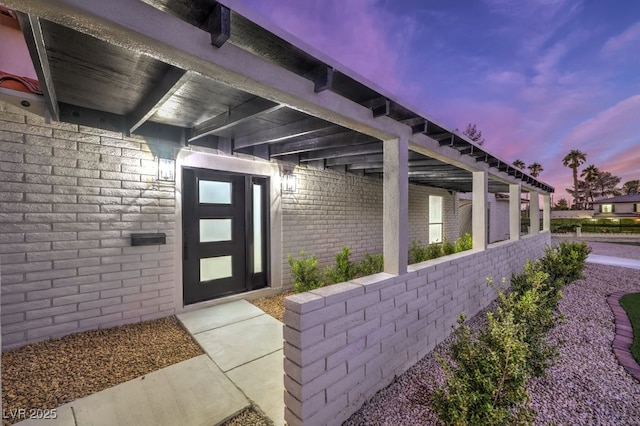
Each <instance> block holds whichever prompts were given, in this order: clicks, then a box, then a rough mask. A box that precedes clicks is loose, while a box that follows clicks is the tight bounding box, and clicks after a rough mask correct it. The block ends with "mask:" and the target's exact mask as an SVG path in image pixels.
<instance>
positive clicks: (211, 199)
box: [198, 180, 231, 204]
mask: <svg viewBox="0 0 640 426" xmlns="http://www.w3.org/2000/svg"><path fill="white" fill-rule="evenodd" d="M198 195H199V197H198V200H200V203H201V204H231V182H218V181H213V180H201V181H199V182H198Z"/></svg>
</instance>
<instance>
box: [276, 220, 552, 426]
mask: <svg viewBox="0 0 640 426" xmlns="http://www.w3.org/2000/svg"><path fill="white" fill-rule="evenodd" d="M548 244H550V234H549V233H548V232H547V233H543V234H538V235H532V236H528V237H526V238H524V239H522V240H520V241H517V242H512V241H506V242H501V243H497V244H494V245H492V246H490V247H489V248H488V249H487V250H485V251H481V252H473V253H468V252H467V253H458V254H454V255H452V256H447V257H444V258H440V259H435V260H432V261H427V262H424V263H421V264H417V265H412V266H410V268H409V272H408V273H407V274H404V275H402V276H399V277H394V276H392V275H388V274H384V273H383V274H377V275H373V276H369V277H364V278H361V279H358V280H354V281H353V282H348V283H341V284H336V285H333V286H329V287H324V288H321V289H318V290H314V291H312V292H309V293H301V294H297V295H294V296H290V297H288V298H287V299H286V301H285V308H286V310H285V316H284V322H285V328H284V339H285V344H284V355H285V364H284V366H285V389H286V392H285V404H286V411H285V419H286V421H287V422H288V424H289V425H291V426H294V425H301V424H305V425H306V424H328V425H340V424H342V422H344V421H345V420H346V419H347V418H349V416H350V415H351V414H353V413H354V412H355V411H356V410H358V408H359V407H360V406H361V405H362V404H363V402H364V401H366V400H367V399H369V398H371V397H372V396H373V395H374V394H375V393H376V392H377V391H378V390H380V389H382V388H383V387H385V386H387V385H388V384H389V383H391V381H392V380H393V379H394V377H395V376H397V375H400V374H402V373H403V372H405V371H406V370H407V369H408V368H409V367H411V366H412V365H414V364H415V363H417V362H418V360H420V359H421V358H423V357H424V356H425V355H426V354H427V353H429V352H430V351H431V350H433V348H434V347H435V346H436V345H437V344H438V343H440V342H441V341H442V340H443V339H444V338H445V337H446V336H447V335H449V333H450V332H451V327H452V326H453V325H454V324H455V323H456V320H457V317H458V315H459V314H460V313H461V312H465V313H466V314H467V315H468V316H469V317H471V316H473V315H475V314H476V313H478V312H479V311H480V309H482V308H484V307H485V306H487V305H488V304H489V303H490V302H491V301H492V300H493V299H495V297H496V293H495V291H494V290H493V289H491V288H489V287H488V286H487V283H486V278H487V277H493V278H494V279H495V280H496V281H499V280H500V279H501V278H502V277H505V278H509V277H510V276H511V274H512V273H515V272H519V271H520V270H521V269H522V266H523V265H524V263H525V261H526V260H527V259H537V258H539V257H541V256H542V255H543V248H544V247H545V245H548Z"/></svg>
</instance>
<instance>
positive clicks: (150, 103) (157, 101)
mask: <svg viewBox="0 0 640 426" xmlns="http://www.w3.org/2000/svg"><path fill="white" fill-rule="evenodd" d="M189 78H190V77H189V73H187V72H186V71H185V70H183V69H180V68H176V67H170V68H169V70H168V71H167V72H165V73H164V75H163V76H162V78H161V79H160V82H159V83H158V84H157V85H155V86H154V87H153V88H152V89H151V91H150V92H149V93H147V94H145V96H143V97H142V101H140V103H139V104H138V105H136V107H135V109H134V110H133V111H131V112H130V113H129V114H127V122H128V123H129V124H128V126H127V127H128V132H129V133H133V132H135V131H136V129H138V127H140V126H142V125H143V124H144V123H145V122H146V121H148V120H149V119H150V118H151V117H152V116H153V115H154V114H155V113H156V112H157V111H158V110H159V109H160V108H161V107H162V105H164V103H165V102H167V101H168V100H169V99H170V98H171V97H172V96H173V95H174V94H175V93H176V92H177V91H178V90H180V88H182V86H184V85H185V83H186V82H187V81H189Z"/></svg>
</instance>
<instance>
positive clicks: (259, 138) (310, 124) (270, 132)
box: [234, 118, 335, 149]
mask: <svg viewBox="0 0 640 426" xmlns="http://www.w3.org/2000/svg"><path fill="white" fill-rule="evenodd" d="M331 127H335V125H333V124H330V123H327V122H326V121H323V120H319V119H317V118H305V119H304V120H300V121H296V122H294V123H290V124H285V125H284V126H280V127H275V128H272V129H267V130H263V131H260V132H257V133H254V134H251V135H247V136H242V137H239V138H236V139H235V140H234V149H240V148H246V147H248V146H255V145H261V144H266V143H277V142H284V141H286V140H288V139H293V138H296V137H299V136H305V135H312V134H314V133H316V132H319V131H322V130H327V129H329V128H331Z"/></svg>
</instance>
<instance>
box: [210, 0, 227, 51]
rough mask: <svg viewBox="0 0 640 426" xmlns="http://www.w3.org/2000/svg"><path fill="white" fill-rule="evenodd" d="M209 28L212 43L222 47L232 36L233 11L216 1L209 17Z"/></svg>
mask: <svg viewBox="0 0 640 426" xmlns="http://www.w3.org/2000/svg"><path fill="white" fill-rule="evenodd" d="M208 30H209V33H211V44H212V45H214V46H215V47H221V46H222V45H223V44H224V43H225V42H226V41H227V40H228V39H229V37H230V36H231V11H230V10H229V8H228V7H225V6H223V5H221V4H220V3H216V4H215V5H214V6H213V11H212V12H211V16H210V17H209V22H208Z"/></svg>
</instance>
